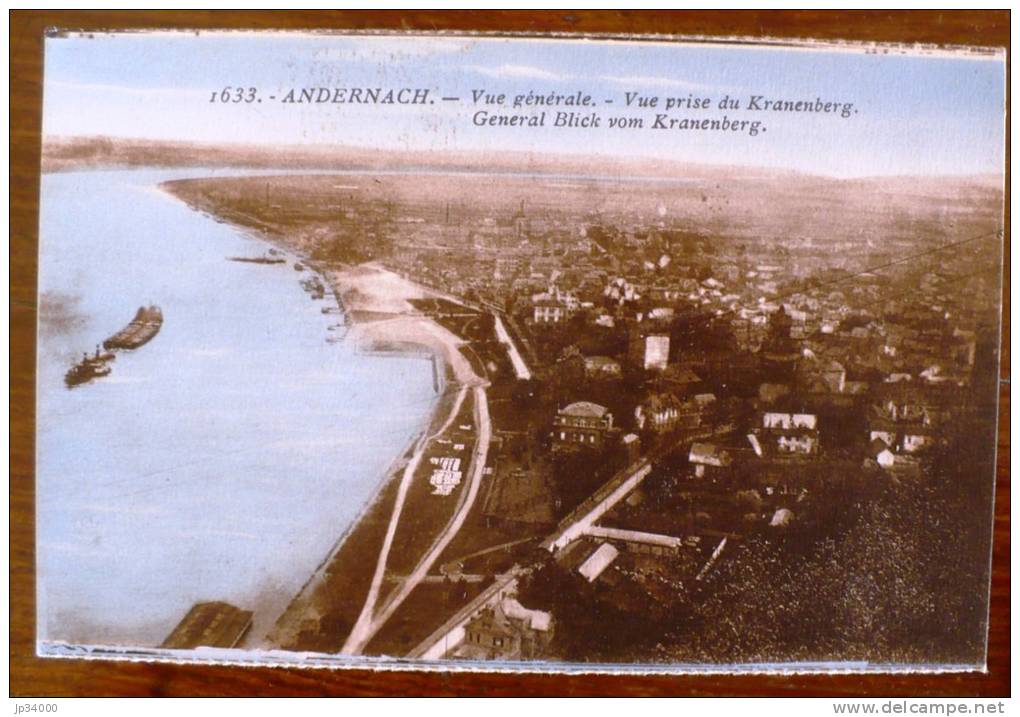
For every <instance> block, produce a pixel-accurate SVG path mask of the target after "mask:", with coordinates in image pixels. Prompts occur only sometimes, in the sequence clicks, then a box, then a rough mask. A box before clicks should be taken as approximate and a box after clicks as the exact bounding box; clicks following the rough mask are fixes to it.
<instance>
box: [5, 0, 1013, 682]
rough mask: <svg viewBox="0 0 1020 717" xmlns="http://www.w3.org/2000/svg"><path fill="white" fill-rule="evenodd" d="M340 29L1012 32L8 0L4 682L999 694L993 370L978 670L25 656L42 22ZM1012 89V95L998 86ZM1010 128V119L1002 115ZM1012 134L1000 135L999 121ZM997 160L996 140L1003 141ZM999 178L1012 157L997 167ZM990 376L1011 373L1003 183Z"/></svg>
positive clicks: (644, 16)
mask: <svg viewBox="0 0 1020 717" xmlns="http://www.w3.org/2000/svg"><path fill="white" fill-rule="evenodd" d="M48 27H61V28H66V29H83V30H90V29H91V30H98V29H115V28H286V29H303V28H336V29H394V30H399V29H414V30H484V31H501V32H538V31H544V32H549V31H552V32H577V33H613V34H629V33H636V34H654V33H672V34H682V35H715V36H742V37H752V38H753V37H772V38H826V39H841V40H861V41H880V42H909V43H913V42H921V43H934V44H964V45H981V46H990V47H1005V48H1008V47H1009V11H1008V10H995V11H872V10H867V11H823V10H810V11H795V10H784V11H723V10H712V11H614V10H607V11H548V12H535V11H322V12H319V11H287V12H276V11H274V12H257V11H239V12H234V11H229V12H227V11H186V12H178V11H142V12H139V11H74V12H59V11H39V12H32V11H13V12H11V14H10V38H11V52H10V61H11V69H10V72H11V90H10V107H11V125H10V132H11V136H10V141H11V172H10V183H11V190H10V197H11V207H10V212H11V231H10V237H11V247H10V263H11V311H10V316H11V382H10V389H11V403H10V416H11V419H10V421H11V428H10V436H11V454H10V455H11V457H10V488H9V490H10V555H11V562H10V598H11V613H10V619H11V633H10V669H11V673H10V674H11V677H10V692H11V695H12V696H59V695H278V696H279V695H422V694H425V695H687V696H695V695H776V696H797V695H818V696H841V695H843V696H864V695H869V696H900V695H904V696H905V695H953V696H964V695H983V696H989V697H990V696H1006V695H1009V691H1010V682H1009V672H1010V669H1009V668H1010V656H1009V647H1010V640H1009V626H1010V615H1009V383H1008V380H1007V381H1004V382H1003V383H1002V384H1001V390H1000V395H1001V399H1002V402H1001V408H1000V420H999V441H998V445H999V455H998V465H997V480H998V482H997V486H996V505H995V540H994V554H993V577H992V599H991V629H990V634H989V643H988V672H987V673H983V674H981V673H968V674H953V675H841V676H826V675H804V676H761V675H758V676H725V675H707V676H583V675H578V676H564V675H555V676H553V675H506V674H450V673H446V672H373V671H368V670H335V671H330V670H304V669H294V668H254V667H220V666H198V665H174V664H152V663H149V664H145V663H123V662H111V661H79V660H75V661H71V660H53V659H48V660H43V659H40V658H37V657H35V655H34V633H35V619H34V615H35V600H34V597H35V585H34V578H35V571H34V511H33V496H34V491H33V462H34V450H35V447H34V430H35V429H34V427H35V410H34V406H35V393H34V392H35V322H36V261H37V251H36V249H37V239H38V237H37V221H38V196H39V195H38V190H39V152H40V117H41V113H40V107H41V98H42V37H43V32H44V30H45V28H48ZM1007 100H1008V95H1007ZM1007 133H1008V123H1007ZM1007 146H1008V134H1007ZM1006 162H1007V167H1006V168H1007V170H1008V162H1009V159H1008V150H1007V158H1006ZM1007 177H1008V171H1007ZM1006 206H1007V208H1006V212H1007V214H1006V255H1005V261H1004V269H1003V274H1004V280H1003V327H1002V331H1003V347H1002V373H1001V375H1002V377H1003V378H1004V379H1008V378H1009V215H1008V212H1009V209H1008V206H1009V185H1008V182H1007V193H1006Z"/></svg>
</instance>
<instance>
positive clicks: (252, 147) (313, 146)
mask: <svg viewBox="0 0 1020 717" xmlns="http://www.w3.org/2000/svg"><path fill="white" fill-rule="evenodd" d="M41 140H42V150H43V158H44V159H45V149H46V144H47V143H48V142H49V143H74V142H89V141H97V140H109V141H111V142H113V143H118V142H121V143H125V144H150V145H153V146H158V145H188V146H192V147H195V148H196V149H212V150H225V151H230V150H236V151H240V150H246V151H254V152H259V151H261V152H266V153H277V154H285V153H287V152H298V151H304V152H307V151H313V150H320V151H329V152H336V153H338V154H339V153H342V152H343V151H345V150H351V151H357V152H379V153H384V154H389V155H399V154H425V155H433V156H435V157H439V156H442V155H447V156H455V155H474V156H477V157H478V158H481V157H483V156H484V155H485V154H486V153H492V152H493V150H485V149H432V148H430V149H399V148H392V147H379V146H365V145H352V144H344V145H329V144H324V143H321V142H308V143H299V142H295V143H290V144H284V145H276V146H270V145H266V144H260V143H257V142H231V141H222V142H217V141H209V140H186V139H162V138H156V137H144V136H111V135H101V134H100V135H44V136H42V138H41ZM500 154H502V155H503V156H507V155H510V156H514V157H517V158H520V159H525V158H542V159H546V160H547V161H548V163H549V164H553V163H555V162H556V161H557V160H570V161H577V160H583V159H586V158H591V159H598V160H604V161H609V162H612V163H619V164H638V163H649V164H653V165H677V166H689V167H699V168H704V169H734V170H752V171H756V172H761V173H772V174H795V175H798V176H802V177H811V178H820V179H828V180H833V181H844V182H851V181H862V180H879V179H955V180H964V179H975V180H985V181H996V182H998V181H1000V180H1001V181H1002V182H1003V186H1002V187H1001V189H1003V190H1004V189H1005V177H1006V169H1005V164H1004V165H1003V168H1002V169H1001V170H1000V171H998V172H996V171H987V172H944V173H926V174H862V175H853V176H840V175H835V174H826V173H823V172H811V171H807V170H803V169H798V168H795V167H783V166H766V165H753V164H723V163H713V162H706V161H700V162H699V161H688V160H683V159H674V158H670V157H649V156H644V155H603V154H593V153H590V152H589V153H586V152H580V151H578V152H574V151H569V150H566V151H562V152H555V153H549V152H538V151H533V150H532V151H528V150H507V151H503V152H501V153H500ZM339 159H341V157H339V156H333V157H330V158H329V161H337V160H339ZM235 166H236V165H235ZM306 166H307V168H308V169H316V167H315V166H314V165H312V164H308V165H306ZM261 168H265V167H264V166H263V167H261ZM478 169H479V170H480V171H479V172H478V173H481V174H484V173H485V172H484V167H478ZM535 173H536V174H542V173H544V172H541V171H537V170H536V172H535ZM592 176H593V178H594V177H599V176H603V175H598V174H596V175H592ZM621 176H635V175H621Z"/></svg>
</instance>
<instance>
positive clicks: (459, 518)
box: [341, 386, 492, 655]
mask: <svg viewBox="0 0 1020 717" xmlns="http://www.w3.org/2000/svg"><path fill="white" fill-rule="evenodd" d="M474 392H475V407H474V413H475V423H476V425H477V426H478V438H477V440H476V442H475V450H474V453H473V455H472V457H471V478H470V480H469V482H468V485H467V487H466V493H465V494H464V495H465V497H464V500H463V501H462V502H461V504H460V506H459V507H458V509H457V512H456V513H455V514H454V516H453V518H452V519H451V520H450V522H449V523H447V525H446V527H445V528H444V530H443V532H442V533H440V534H439V535H438V536H437V537H436V539H435V540H434V541H433V543H432V546H431V547H430V548H429V550H428V552H427V553H426V554H425V557H423V558H422V559H421V561H419V563H418V565H417V566H416V567H415V569H414V570H413V571H412V572H411V574H410V575H408V576H407V578H406V579H405V580H404V581H403V583H402V584H401V585H400V586H399V587H398V588H396V589H395V590H394V592H393V594H392V595H391V596H390V597H389V599H387V600H386V602H385V604H384V605H383V607H382V608H381V609H380V610H379V613H378V615H374V612H375V603H376V601H377V600H378V598H379V588H380V586H381V585H382V581H383V576H384V573H385V570H386V560H387V558H388V556H389V550H390V544H391V543H392V542H393V535H394V534H395V533H396V529H397V523H398V522H399V519H400V509H401V508H402V507H403V502H404V497H405V496H406V494H407V490H408V488H409V487H410V484H411V478H412V477H413V476H414V472H415V468H417V466H418V463H419V461H420V460H421V456H422V455H423V453H424V449H425V446H426V445H427V444H428V442H429V441H430V440H432V438H435V437H436V436H438V435H440V434H442V432H443V431H445V430H446V428H447V427H448V426H449V423H450V421H451V420H452V419H453V417H454V416H456V415H457V413H458V412H459V411H460V406H461V403H463V400H464V396H465V394H466V393H467V387H466V386H464V387H462V388H461V391H460V393H459V394H458V396H457V404H456V406H455V407H454V409H455V410H453V411H452V412H451V413H450V418H448V419H447V421H446V423H445V424H444V425H443V427H442V429H440V431H438V432H437V433H434V434H432V436H430V437H429V438H428V439H424V440H423V441H422V442H421V443H420V444H419V447H418V450H416V452H415V456H414V459H412V461H411V463H409V464H408V466H407V469H405V471H404V476H403V478H402V479H401V483H400V493H399V494H398V498H397V500H398V504H397V506H395V507H394V511H393V516H392V517H391V518H390V524H389V526H388V527H387V531H386V540H385V541H384V543H383V549H382V550H381V551H380V553H379V560H378V562H377V564H376V572H375V576H374V577H373V578H372V587H371V589H370V590H369V595H368V598H367V599H366V601H365V606H364V607H363V608H362V610H361V614H360V615H359V616H358V621H357V622H356V623H355V625H354V628H353V629H352V630H351V634H350V635H349V636H348V637H347V641H346V642H345V643H344V646H343V649H342V650H341V653H343V654H347V655H358V654H360V653H361V651H362V650H364V649H365V645H367V644H368V642H369V640H371V639H372V638H373V637H374V636H375V634H376V633H377V632H378V631H379V629H380V628H382V626H383V625H385V624H386V621H387V620H389V619H390V617H392V616H393V613H394V612H396V610H397V608H399V607H400V606H401V604H403V602H404V600H406V599H407V596H408V595H410V594H411V592H412V591H413V590H414V589H415V588H416V587H418V584H419V583H421V581H422V580H423V579H424V578H425V576H426V575H427V574H428V571H429V569H430V568H431V567H432V566H433V565H434V564H435V562H436V560H438V559H439V556H440V555H442V553H443V551H444V550H446V546H448V545H449V544H450V541H452V540H453V538H454V536H456V535H457V533H458V532H459V531H460V529H461V527H463V525H464V521H465V520H467V517H468V514H470V512H471V508H472V507H473V506H474V503H475V499H476V498H477V497H478V491H479V488H480V486H481V484H482V477H483V475H484V474H485V463H486V461H487V459H488V455H489V442H490V440H491V438H492V422H491V420H490V418H489V402H488V396H487V394H486V392H485V387H484V386H475V388H474Z"/></svg>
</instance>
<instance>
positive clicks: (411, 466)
mask: <svg viewBox="0 0 1020 717" xmlns="http://www.w3.org/2000/svg"><path fill="white" fill-rule="evenodd" d="M467 391H468V387H467V386H461V387H460V390H459V391H457V398H456V399H455V400H454V402H453V407H452V408H450V413H449V415H448V416H447V417H446V421H444V422H443V425H442V426H440V427H439V429H438V430H436V431H435V432H434V433H432V434H431V435H422V437H421V439H419V441H418V444H417V445H416V446H415V448H414V455H413V456H412V457H411V460H410V461H408V463H407V465H406V466H405V467H404V474H403V475H402V476H401V478H400V487H399V488H398V489H397V500H396V502H395V503H394V504H393V513H392V514H391V515H390V522H389V525H387V526H386V536H385V538H383V544H382V548H380V550H379V558H378V560H377V561H376V565H375V574H374V575H373V576H372V585H371V586H370V587H369V589H368V595H367V596H366V597H365V605H364V607H362V608H361V614H360V615H358V620H357V622H355V623H354V627H353V628H352V629H351V634H350V635H348V636H347V641H346V642H344V646H343V648H341V650H340V652H341V653H344V654H357V652H352V651H351V650H353V649H357V651H358V652H360V650H361V649H362V648H363V647H364V645H365V643H367V642H368V640H369V639H371V635H372V634H375V630H377V629H378V628H375V630H371V628H372V626H373V622H374V621H373V619H372V616H373V613H374V612H375V604H376V602H377V601H378V600H379V589H380V588H381V587H382V582H383V578H384V577H385V574H386V562H387V560H389V556H390V547H391V546H392V545H393V536H394V535H396V533H397V525H398V524H399V523H400V515H401V513H402V512H403V510H404V501H405V500H406V499H407V491H408V490H410V488H411V481H412V480H413V479H414V473H415V471H417V470H418V464H419V463H421V459H422V456H423V455H425V449H426V448H427V447H428V444H429V442H430V441H432V439H434V438H436V437H438V436H441V435H443V433H444V432H446V429H447V428H449V427H450V424H451V423H453V420H454V419H455V418H456V417H457V414H459V413H460V407H461V406H462V405H463V404H464V399H465V397H467ZM369 630H371V633H369ZM365 634H368V635H369V636H368V637H363V635H365ZM355 645H359V647H357V648H355V647H354V646H355Z"/></svg>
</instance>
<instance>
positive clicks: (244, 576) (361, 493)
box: [36, 169, 435, 646]
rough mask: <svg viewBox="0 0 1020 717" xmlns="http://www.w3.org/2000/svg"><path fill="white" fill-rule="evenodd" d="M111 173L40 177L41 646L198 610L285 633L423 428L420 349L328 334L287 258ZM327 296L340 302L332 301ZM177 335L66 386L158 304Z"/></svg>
mask: <svg viewBox="0 0 1020 717" xmlns="http://www.w3.org/2000/svg"><path fill="white" fill-rule="evenodd" d="M242 173H243V174H254V173H255V172H248V171H245V172H239V171H233V172H224V171H222V170H220V171H214V170H205V169H192V170H119V171H117V170H115V171H88V172H69V173H61V174H47V175H44V176H43V180H42V194H41V220H40V257H39V291H40V295H41V297H42V298H41V301H42V304H43V308H42V310H41V319H40V327H39V347H38V348H39V350H38V379H37V389H38V402H37V459H36V465H37V471H36V516H37V527H36V540H37V574H38V581H37V587H38V590H37V594H38V617H39V622H38V625H39V627H38V638H39V639H40V640H58V641H69V642H78V643H107V644H133V645H141V646H147V645H157V644H159V642H161V641H162V640H163V638H164V637H166V635H167V634H168V633H169V632H170V630H172V629H173V627H174V625H176V624H177V622H178V621H179V620H180V619H181V617H183V616H184V614H185V613H186V612H187V610H188V609H189V608H190V607H191V606H192V604H194V603H195V602H197V601H202V600H225V601H228V602H231V603H233V604H235V605H237V606H239V607H243V608H247V609H253V610H255V625H254V627H253V630H252V633H251V639H250V643H251V644H258V641H259V638H260V636H261V635H263V634H264V633H265V632H266V631H267V630H268V629H269V628H270V627H271V625H272V622H273V621H274V620H275V618H276V617H277V615H278V614H279V613H280V612H281V611H282V610H283V608H284V607H285V606H286V603H287V602H288V601H289V599H290V598H291V597H292V596H293V595H294V594H295V593H296V592H297V590H298V589H299V588H300V587H301V585H302V584H303V582H304V581H305V580H306V579H307V578H308V577H309V575H310V574H311V573H312V571H313V570H314V569H315V567H316V565H317V564H318V563H319V561H320V560H322V558H323V557H324V556H325V555H326V554H327V553H328V552H329V549H330V547H331V546H332V545H333V544H334V542H335V541H336V540H337V538H338V537H339V536H340V535H342V534H343V533H344V531H345V530H346V529H347V528H348V527H349V526H350V524H351V523H352V521H353V520H354V519H355V518H356V517H357V515H358V514H359V512H360V511H361V509H362V508H363V506H364V505H365V504H366V501H368V500H369V499H370V498H371V497H372V495H373V494H374V493H375V491H376V490H377V488H378V486H379V483H380V481H381V479H382V477H383V475H384V474H385V472H386V469H387V467H388V466H389V465H390V464H391V463H392V461H393V460H394V459H395V458H396V457H397V456H399V455H400V454H401V453H402V452H403V450H404V449H405V448H406V446H407V445H408V444H409V442H410V441H411V440H413V438H414V436H415V435H416V434H417V433H419V432H420V431H421V429H422V427H423V426H424V425H425V424H426V423H427V421H428V418H429V415H430V413H431V410H432V408H433V405H434V400H435V397H434V394H433V389H432V379H431V369H430V367H429V364H428V363H427V362H426V361H423V360H421V359H418V358H394V357H379V356H371V355H362V354H359V353H357V352H356V351H355V349H354V347H353V346H350V345H349V344H348V343H346V342H334V343H329V342H327V341H326V339H327V337H328V336H332V335H333V334H334V333H335V332H331V331H330V330H329V326H330V325H332V324H335V323H336V321H337V319H338V318H340V317H338V316H336V315H326V314H323V313H322V311H321V308H322V307H323V306H324V305H325V304H326V302H325V301H315V300H313V299H312V298H311V297H310V296H309V294H308V293H306V292H305V291H304V290H303V289H302V288H301V286H300V284H299V280H300V279H301V278H302V277H304V276H307V272H303V273H299V272H298V271H296V270H295V269H294V268H293V266H292V264H293V259H291V261H289V262H288V263H287V264H285V265H260V264H249V263H238V262H232V261H228V260H226V257H228V256H235V255H239V256H259V255H262V254H264V253H265V252H266V250H267V249H268V245H266V244H265V243H264V242H262V241H260V240H258V239H256V238H253V237H250V236H247V235H246V234H245V233H243V232H241V231H240V230H238V229H236V228H234V227H231V226H230V225H227V224H222V223H218V222H216V221H214V220H212V219H211V218H209V217H207V216H205V215H203V214H201V213H199V212H195V211H193V210H191V209H189V208H188V207H187V206H186V205H184V204H183V203H182V202H180V201H178V200H176V199H174V198H173V197H171V196H169V195H168V194H166V193H164V192H162V191H160V190H158V189H157V185H158V183H159V182H161V181H164V180H167V179H175V178H182V177H195V176H210V175H214V174H242ZM329 300H330V296H329V295H328V294H327V300H326V301H329ZM147 304H158V305H159V306H161V307H162V309H163V314H164V317H165V319H164V324H163V328H162V330H161V331H160V333H159V334H158V335H157V336H156V337H155V338H154V339H153V340H152V341H151V342H150V343H148V344H146V345H145V346H143V347H141V348H140V349H138V350H137V351H133V352H131V351H128V352H121V353H120V354H119V355H118V356H117V359H116V360H115V361H114V362H113V363H112V364H111V365H112V368H113V373H112V374H111V375H110V376H108V377H105V378H100V379H98V380H96V381H93V382H91V383H88V384H85V385H82V386H79V387H77V388H74V389H71V390H69V389H67V388H66V387H65V386H64V383H63V376H64V373H65V372H66V371H67V369H68V368H69V367H70V366H71V364H72V363H73V362H74V361H75V360H76V359H77V358H78V357H80V355H81V353H82V352H84V351H87V350H94V347H95V346H96V344H98V343H100V342H101V341H102V340H103V339H104V338H106V337H107V336H109V335H111V334H112V333H114V332H115V331H117V330H118V329H120V328H121V327H123V326H124V325H125V324H126V323H127V322H128V321H129V320H130V319H131V318H132V316H133V315H134V313H135V311H136V310H137V308H138V307H139V306H141V305H147Z"/></svg>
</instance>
